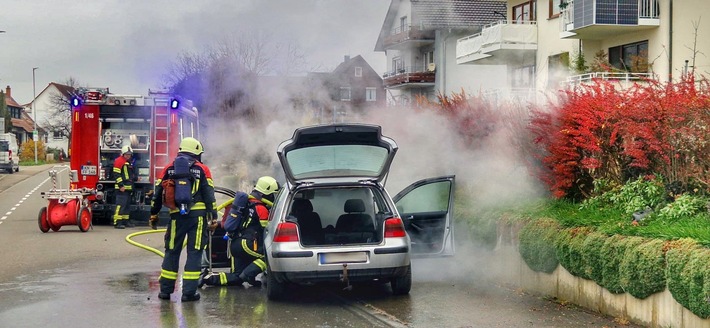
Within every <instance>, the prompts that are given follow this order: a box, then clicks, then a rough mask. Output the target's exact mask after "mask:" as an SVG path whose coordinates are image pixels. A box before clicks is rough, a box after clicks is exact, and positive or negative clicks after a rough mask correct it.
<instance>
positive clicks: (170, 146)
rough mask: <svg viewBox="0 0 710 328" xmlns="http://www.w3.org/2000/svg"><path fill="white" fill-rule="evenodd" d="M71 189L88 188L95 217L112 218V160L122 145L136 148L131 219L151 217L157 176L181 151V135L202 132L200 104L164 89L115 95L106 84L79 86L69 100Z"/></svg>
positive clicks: (97, 219) (103, 220)
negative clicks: (179, 148)
mask: <svg viewBox="0 0 710 328" xmlns="http://www.w3.org/2000/svg"><path fill="white" fill-rule="evenodd" d="M71 110H72V137H71V145H70V154H69V155H70V157H71V160H70V166H71V169H72V171H76V177H77V178H78V179H75V181H74V182H72V184H71V188H72V189H85V190H90V191H91V195H90V196H89V197H88V200H89V202H90V204H91V206H90V208H91V210H92V220H93V222H94V223H95V224H101V223H111V222H113V214H114V212H115V205H114V204H115V201H114V199H115V196H114V193H115V180H114V178H113V173H112V171H113V162H114V160H115V159H116V158H117V157H118V156H121V147H123V146H125V145H130V146H131V148H132V149H133V157H132V159H131V161H132V166H133V173H134V175H135V179H134V181H135V182H134V189H133V196H132V198H131V205H130V207H131V214H130V218H131V219H132V220H135V221H147V220H148V218H149V217H150V198H151V196H152V193H153V190H154V184H155V180H156V179H157V178H160V177H159V174H160V173H161V172H162V170H163V169H164V168H165V167H166V166H168V165H169V164H170V161H171V160H172V159H173V158H174V157H175V156H176V155H177V152H178V145H179V143H180V140H182V138H185V137H195V138H198V136H199V120H198V112H197V109H196V108H194V107H192V104H191V103H190V102H189V101H180V99H178V98H175V97H172V96H170V95H169V94H168V93H165V92H154V91H150V90H149V92H148V96H143V95H117V94H112V93H110V92H109V89H108V88H80V89H78V90H77V93H76V95H75V97H73V98H72V99H71Z"/></svg>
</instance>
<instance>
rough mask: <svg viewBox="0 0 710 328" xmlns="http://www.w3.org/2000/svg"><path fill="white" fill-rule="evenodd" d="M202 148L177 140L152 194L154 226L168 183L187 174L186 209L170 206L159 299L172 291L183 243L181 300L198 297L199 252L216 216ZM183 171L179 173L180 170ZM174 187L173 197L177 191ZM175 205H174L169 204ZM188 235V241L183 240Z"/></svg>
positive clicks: (193, 142) (189, 140) (194, 141)
mask: <svg viewBox="0 0 710 328" xmlns="http://www.w3.org/2000/svg"><path fill="white" fill-rule="evenodd" d="M203 152H204V149H203V147H202V143H200V141H198V140H197V139H195V138H189V137H188V138H184V139H182V141H181V142H180V149H179V152H178V155H177V157H176V158H175V159H174V160H173V162H172V163H171V164H170V165H168V166H167V167H166V168H165V169H164V170H163V172H162V173H161V175H160V176H159V179H156V182H155V193H154V194H153V199H152V202H151V209H150V214H151V217H150V223H151V227H153V228H156V227H157V220H158V212H160V209H161V208H162V207H163V194H164V193H165V192H166V189H169V188H171V186H170V185H171V184H170V183H166V184H163V181H166V182H171V180H172V182H175V181H178V180H180V179H185V178H188V177H189V182H187V183H189V184H190V185H189V186H187V190H188V194H187V198H190V200H189V203H190V204H189V208H187V209H184V208H177V207H176V208H170V223H168V227H167V231H166V232H165V256H164V257H163V264H162V270H161V272H160V279H159V281H160V293H159V294H158V298H160V299H163V300H169V299H170V294H172V293H173V292H174V291H175V282H176V280H177V277H178V268H179V263H180V253H181V252H182V248H183V244H185V245H186V246H185V249H186V252H187V259H186V260H185V269H184V271H183V274H182V301H183V302H190V301H197V300H199V299H200V294H199V293H198V292H197V285H198V279H199V278H200V267H201V262H202V261H201V260H202V252H203V250H204V249H205V247H206V245H207V244H206V243H207V241H208V240H207V238H208V235H207V225H208V221H209V220H211V219H212V218H216V217H217V211H216V207H217V206H216V204H215V203H216V200H215V195H214V183H213V181H212V173H211V172H210V169H209V168H208V167H207V165H205V164H203V163H202V162H201V157H202V153H203ZM183 170H184V171H185V172H186V173H182V171H183ZM174 188H175V200H177V198H178V196H177V194H178V192H179V191H178V190H177V187H174ZM171 205H174V204H171ZM185 238H187V243H184V241H185Z"/></svg>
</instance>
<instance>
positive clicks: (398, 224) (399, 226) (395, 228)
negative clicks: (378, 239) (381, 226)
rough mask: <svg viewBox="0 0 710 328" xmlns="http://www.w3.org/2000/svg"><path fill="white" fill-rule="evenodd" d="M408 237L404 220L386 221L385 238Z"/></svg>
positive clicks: (390, 219)
mask: <svg viewBox="0 0 710 328" xmlns="http://www.w3.org/2000/svg"><path fill="white" fill-rule="evenodd" d="M406 235H407V233H406V232H405V231H404V223H403V222H402V219H400V218H397V217H394V218H389V219H387V220H385V238H400V237H404V236H406Z"/></svg>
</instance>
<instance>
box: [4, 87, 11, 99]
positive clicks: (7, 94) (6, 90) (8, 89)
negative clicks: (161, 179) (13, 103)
mask: <svg viewBox="0 0 710 328" xmlns="http://www.w3.org/2000/svg"><path fill="white" fill-rule="evenodd" d="M10 91H11V90H10V86H9V85H8V86H7V87H5V98H12V95H11V94H10Z"/></svg>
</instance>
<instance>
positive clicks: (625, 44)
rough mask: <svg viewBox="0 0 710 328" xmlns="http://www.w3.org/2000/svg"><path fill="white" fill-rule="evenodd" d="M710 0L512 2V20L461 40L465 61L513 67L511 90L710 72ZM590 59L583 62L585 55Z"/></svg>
mask: <svg viewBox="0 0 710 328" xmlns="http://www.w3.org/2000/svg"><path fill="white" fill-rule="evenodd" d="M707 10H710V1H704V0H687V1H682V2H680V1H676V2H675V3H674V2H673V1H672V0H508V1H507V10H506V14H505V16H506V20H505V21H501V22H498V23H496V24H492V25H490V26H486V27H484V28H483V30H482V31H481V33H479V34H472V35H470V36H468V37H465V38H461V39H459V40H458V41H457V43H458V46H457V54H456V59H457V62H458V63H459V64H468V63H477V64H498V65H501V64H503V65H507V66H508V72H509V74H510V75H511V79H510V83H509V84H508V87H507V91H509V92H510V91H514V90H515V89H516V88H518V87H521V86H523V87H529V88H532V89H535V90H536V91H537V94H538V95H540V94H542V93H545V92H555V91H557V90H559V89H560V88H565V87H569V86H573V85H576V84H578V83H583V82H585V81H589V80H591V79H592V78H603V79H613V80H616V81H619V82H621V85H622V86H623V85H628V84H629V83H635V82H643V81H645V80H647V79H655V80H658V81H661V82H666V81H669V80H677V79H678V78H680V77H682V76H683V75H684V74H688V73H694V74H703V75H706V76H707V72H708V67H710V57H707V56H705V55H703V54H704V53H708V52H710V39H708V38H707V37H703V35H705V34H704V32H706V31H710V27H708V24H710V22H703V21H702V20H701V14H702V13H703V12H705V11H707ZM580 58H582V59H583V61H581V60H580Z"/></svg>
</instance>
